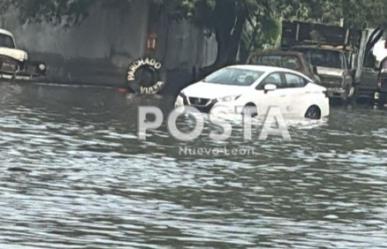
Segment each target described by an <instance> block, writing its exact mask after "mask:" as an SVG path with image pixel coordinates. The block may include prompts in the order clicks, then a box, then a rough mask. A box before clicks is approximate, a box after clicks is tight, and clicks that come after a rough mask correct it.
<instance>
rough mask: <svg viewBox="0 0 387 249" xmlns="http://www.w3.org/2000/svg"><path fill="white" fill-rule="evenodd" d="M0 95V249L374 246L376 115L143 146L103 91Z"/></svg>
mask: <svg viewBox="0 0 387 249" xmlns="http://www.w3.org/2000/svg"><path fill="white" fill-rule="evenodd" d="M0 90H1V92H0V132H1V136H0V162H1V163H0V165H1V167H0V171H1V174H0V248H11V249H12V248H17V249H19V248H23V249H24V248H53V249H54V248H55V249H59V248H77V249H78V248H79V249H80V248H101V249H105V248H125V249H126V248H178V249H180V248H219V249H223V248H230V249H231V248H232V249H234V248H297V249H298V248H343V249H346V248H381V249H382V248H387V191H386V190H387V118H386V115H387V111H385V110H373V109H372V108H369V107H364V106H357V107H353V108H351V109H347V108H345V107H336V108H333V109H332V115H331V117H330V120H329V121H328V122H327V123H326V124H323V125H321V126H317V127H308V125H306V126H302V127H292V128H291V130H290V133H291V136H292V141H291V142H283V141H279V140H277V139H271V140H269V141H258V139H257V140H256V141H253V142H248V143H245V142H243V139H242V137H241V134H240V132H238V130H236V132H234V133H233V139H231V140H230V141H231V143H230V144H219V143H217V144H215V143H213V142H211V141H210V140H209V139H208V136H206V135H204V136H203V137H201V139H199V140H197V141H195V142H191V143H187V144H184V143H181V142H177V141H176V140H175V139H173V138H171V137H170V136H169V134H168V132H167V131H166V129H164V130H163V129H161V130H160V131H159V132H156V133H153V135H152V136H151V137H150V138H149V139H148V140H147V141H146V142H143V141H139V140H138V139H137V135H136V134H137V121H136V116H137V106H138V105H139V100H136V99H128V98H126V97H125V96H124V95H122V94H120V93H117V92H116V91H115V90H113V89H108V88H107V89H104V88H75V87H62V86H44V85H10V84H5V83H2V84H0ZM145 102H146V101H145ZM150 102H152V101H150ZM156 102H158V103H164V104H165V106H168V101H166V100H165V101H164V100H162V99H160V100H156ZM141 104H144V103H141ZM145 104H146V103H145ZM148 104H149V103H148ZM166 108H167V107H166ZM181 146H189V147H204V146H206V147H208V146H210V147H219V148H223V147H225V146H227V147H242V146H248V147H253V148H254V149H255V151H256V152H258V155H255V156H248V157H244V156H241V157H239V158H238V157H222V156H219V157H211V156H193V155H191V156H183V155H180V154H179V147H181Z"/></svg>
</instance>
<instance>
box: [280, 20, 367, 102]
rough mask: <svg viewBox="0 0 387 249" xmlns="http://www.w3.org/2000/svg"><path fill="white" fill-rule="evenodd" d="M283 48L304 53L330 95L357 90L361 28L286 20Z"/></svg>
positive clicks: (345, 94)
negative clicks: (356, 73)
mask: <svg viewBox="0 0 387 249" xmlns="http://www.w3.org/2000/svg"><path fill="white" fill-rule="evenodd" d="M282 26H283V30H282V39H281V48H282V49H283V50H291V51H298V52H300V53H302V54H304V56H305V58H306V60H307V61H308V63H310V64H311V65H312V66H313V68H314V72H315V73H316V74H317V75H318V76H319V78H320V79H321V82H320V85H322V86H324V87H326V88H327V89H328V95H329V96H330V97H331V98H340V99H342V100H344V101H347V100H349V99H351V98H352V97H353V95H354V93H355V68H356V65H355V60H354V59H353V58H354V57H355V55H356V54H357V50H358V47H359V44H360V38H361V31H360V30H354V29H346V28H343V27H337V26H329V25H323V24H314V23H304V22H287V21H285V22H283V24H282Z"/></svg>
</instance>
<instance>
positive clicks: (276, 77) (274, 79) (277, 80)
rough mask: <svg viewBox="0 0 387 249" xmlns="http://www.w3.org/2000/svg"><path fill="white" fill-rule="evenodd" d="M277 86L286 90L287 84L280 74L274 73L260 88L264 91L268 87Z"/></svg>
mask: <svg viewBox="0 0 387 249" xmlns="http://www.w3.org/2000/svg"><path fill="white" fill-rule="evenodd" d="M269 84H271V85H276V86H277V88H285V87H286V84H285V82H284V81H283V79H282V77H281V74H280V73H273V74H270V75H269V76H267V77H266V79H264V80H263V82H262V84H260V85H259V86H258V88H259V89H264V88H265V86H266V85H269Z"/></svg>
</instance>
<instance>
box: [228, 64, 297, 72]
mask: <svg viewBox="0 0 387 249" xmlns="http://www.w3.org/2000/svg"><path fill="white" fill-rule="evenodd" d="M230 68H239V69H247V70H253V71H264V72H267V73H272V72H277V71H281V72H289V73H297V74H300V73H299V72H297V71H294V70H291V69H287V68H283V67H272V66H259V65H234V66H230Z"/></svg>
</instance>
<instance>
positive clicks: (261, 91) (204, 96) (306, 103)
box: [176, 65, 330, 120]
mask: <svg viewBox="0 0 387 249" xmlns="http://www.w3.org/2000/svg"><path fill="white" fill-rule="evenodd" d="M176 106H177V107H181V106H189V107H194V108H196V109H198V110H199V111H201V112H204V113H210V112H211V113H212V111H215V113H216V110H222V112H221V113H230V114H231V113H232V114H249V115H252V116H257V115H266V114H267V112H268V111H269V109H270V108H271V107H278V108H279V109H280V110H281V112H282V114H283V115H284V117H289V118H307V119H312V120H320V119H323V118H325V117H327V116H329V112H330V109H329V108H330V107H329V99H328V96H327V94H326V88H324V87H322V86H319V85H317V84H315V83H314V82H313V80H311V79H310V78H309V77H307V76H305V75H303V74H301V73H299V72H297V71H294V70H289V69H285V68H278V67H269V66H253V65H241V66H230V67H226V68H223V69H220V70H218V71H216V72H214V73H212V74H211V75H209V76H208V77H207V78H205V79H204V80H202V81H200V82H198V83H196V84H193V85H191V86H189V87H187V88H185V89H184V90H183V91H182V92H181V93H180V94H179V96H178V98H177V100H176ZM218 108H219V109H218ZM225 110H227V111H225Z"/></svg>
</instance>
